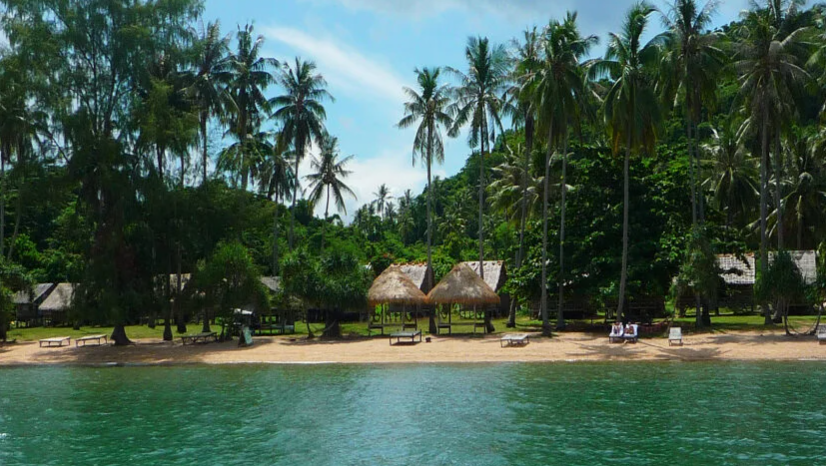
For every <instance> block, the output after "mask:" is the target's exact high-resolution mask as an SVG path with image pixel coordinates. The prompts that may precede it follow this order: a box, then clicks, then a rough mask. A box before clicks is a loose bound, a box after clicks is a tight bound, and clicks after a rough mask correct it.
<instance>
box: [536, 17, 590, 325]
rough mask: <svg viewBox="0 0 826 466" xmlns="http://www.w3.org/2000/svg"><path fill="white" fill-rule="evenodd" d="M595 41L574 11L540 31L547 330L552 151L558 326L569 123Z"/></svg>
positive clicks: (560, 321) (582, 95)
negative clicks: (557, 194)
mask: <svg viewBox="0 0 826 466" xmlns="http://www.w3.org/2000/svg"><path fill="white" fill-rule="evenodd" d="M596 42H597V38H596V37H595V36H589V37H585V38H583V37H582V36H581V35H580V34H579V30H578V28H577V25H576V14H575V13H568V14H567V16H566V18H565V20H564V21H562V22H559V21H556V20H551V21H550V23H549V24H548V26H547V27H546V28H545V30H544V31H543V37H542V49H543V62H542V67H541V69H540V70H539V71H538V72H537V73H536V75H535V77H534V79H535V84H534V92H535V96H534V101H535V104H534V105H535V106H536V109H537V113H538V115H539V127H540V129H542V130H544V131H545V132H546V134H547V144H548V148H547V152H546V154H545V177H544V183H543V201H542V221H543V237H542V294H541V295H540V312H541V315H542V327H543V333H544V334H546V335H550V331H551V330H550V324H549V322H548V290H547V287H548V285H547V276H548V275H547V273H548V271H547V267H548V265H547V262H548V196H549V194H550V166H551V155H552V154H553V152H554V150H555V149H556V148H561V159H562V183H561V207H562V209H561V223H560V230H559V233H560V250H559V252H560V257H559V261H560V276H559V309H558V311H557V327H558V328H562V327H564V325H565V320H564V313H563V309H564V297H563V293H564V270H565V263H564V254H565V246H564V244H565V196H566V192H567V189H566V188H567V186H566V183H567V160H568V156H567V152H568V133H569V124H570V123H572V122H573V121H574V120H576V119H577V117H578V116H579V114H580V112H579V109H580V108H581V107H583V106H585V105H586V100H587V98H586V92H587V89H586V86H585V79H584V77H585V73H584V68H583V66H582V65H581V64H580V60H581V59H582V58H584V57H585V55H586V54H587V53H588V50H589V49H590V47H591V46H592V45H594V44H595V43H596Z"/></svg>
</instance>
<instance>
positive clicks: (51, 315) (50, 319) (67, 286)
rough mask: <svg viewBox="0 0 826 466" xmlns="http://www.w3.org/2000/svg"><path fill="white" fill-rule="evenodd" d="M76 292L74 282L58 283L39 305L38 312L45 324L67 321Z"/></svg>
mask: <svg viewBox="0 0 826 466" xmlns="http://www.w3.org/2000/svg"><path fill="white" fill-rule="evenodd" d="M74 294H75V286H74V285H73V284H71V283H58V285H57V286H56V287H55V288H54V290H52V292H51V293H49V295H48V296H47V297H46V299H44V300H43V302H42V303H41V304H40V307H38V313H39V314H40V316H41V317H42V318H43V325H57V324H62V323H66V322H67V321H68V317H67V314H68V311H69V309H70V308H71V307H72V299H74Z"/></svg>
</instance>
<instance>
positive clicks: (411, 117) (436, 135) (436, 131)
mask: <svg viewBox="0 0 826 466" xmlns="http://www.w3.org/2000/svg"><path fill="white" fill-rule="evenodd" d="M415 73H416V81H417V82H418V84H419V91H418V92H416V91H415V90H413V89H410V88H407V87H405V88H404V92H405V94H407V96H408V97H409V98H410V100H409V101H408V102H406V103H405V104H404V117H402V119H401V120H400V121H399V123H398V127H399V128H409V127H411V126H413V125H415V124H416V123H417V122H418V127H417V128H416V136H415V138H414V139H413V163H414V164H415V163H416V159H417V158H418V159H419V160H420V161H424V164H425V166H426V167H427V187H426V189H427V271H428V272H427V274H426V275H427V276H426V277H425V280H427V284H426V287H425V289H428V290H429V289H430V288H432V287H433V283H431V282H432V279H433V276H432V275H431V273H430V271H431V270H433V254H432V247H433V216H432V206H433V190H432V189H430V182H431V169H432V167H433V162H434V161H435V162H437V163H442V162H444V160H445V151H444V141H443V139H442V132H441V131H442V130H449V129H450V126H451V125H452V124H453V120H452V119H451V117H450V115H449V114H448V110H447V109H448V106H449V98H448V93H449V91H450V89H449V88H448V87H447V86H445V85H440V84H439V75H440V73H441V69H439V68H434V69H429V68H424V69H422V70H419V69H416V70H415ZM409 205H410V203H409V204H408V206H409ZM434 325H435V322H434ZM431 330H434V332H433V333H435V328H433V329H431Z"/></svg>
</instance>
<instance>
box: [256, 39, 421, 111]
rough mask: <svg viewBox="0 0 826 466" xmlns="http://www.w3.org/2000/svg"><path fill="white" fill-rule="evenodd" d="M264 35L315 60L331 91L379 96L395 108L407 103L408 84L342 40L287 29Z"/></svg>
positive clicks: (387, 67) (387, 68)
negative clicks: (405, 91) (320, 37)
mask: <svg viewBox="0 0 826 466" xmlns="http://www.w3.org/2000/svg"><path fill="white" fill-rule="evenodd" d="M264 35H265V36H266V37H267V38H269V39H272V40H275V41H278V42H281V43H284V44H286V45H288V46H289V47H291V48H292V49H294V50H296V51H297V52H299V53H301V54H303V55H306V56H307V57H308V58H309V59H312V60H314V61H315V62H316V64H317V65H318V67H319V69H320V70H321V71H322V74H323V75H324V77H325V78H326V79H327V80H328V82H329V83H330V86H331V87H332V88H337V89H339V90H342V91H344V92H347V93H349V94H357V95H361V96H379V97H380V98H381V99H383V100H385V101H389V102H388V103H391V104H392V105H394V106H398V105H400V104H401V103H402V102H404V92H403V91H402V87H403V86H405V85H406V84H405V82H404V81H403V80H402V79H400V78H399V77H397V76H396V74H395V73H393V71H392V70H391V69H390V67H389V66H385V65H383V64H381V63H380V62H378V61H376V60H373V59H370V58H367V57H365V56H364V55H362V54H361V53H359V52H358V51H357V50H355V49H353V48H351V47H349V46H347V45H346V44H344V43H342V42H341V41H338V40H335V39H333V38H329V39H319V38H317V37H316V36H314V35H310V34H308V33H306V32H304V31H301V30H298V29H293V28H286V27H269V28H264Z"/></svg>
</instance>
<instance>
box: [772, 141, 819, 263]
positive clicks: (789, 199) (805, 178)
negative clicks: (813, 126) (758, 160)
mask: <svg viewBox="0 0 826 466" xmlns="http://www.w3.org/2000/svg"><path fill="white" fill-rule="evenodd" d="M822 137H823V136H822V135H819V136H817V137H805V136H802V135H798V134H793V135H791V136H790V137H789V138H787V140H786V143H785V149H786V154H787V155H788V156H789V158H790V159H791V160H790V161H791V166H792V172H791V173H790V174H791V175H793V176H790V177H789V183H788V184H789V186H788V194H786V196H785V197H784V199H783V201H784V202H783V204H784V205H785V206H787V208H788V209H789V215H788V216H787V217H785V218H786V224H787V225H788V227H789V231H795V232H796V247H797V249H803V248H804V241H805V240H809V239H810V238H818V237H822V236H820V235H819V233H821V232H822V231H823V228H824V226H826V222H824V220H823V206H824V205H826V167H825V166H824V160H823V153H824V148H826V147H825V146H824V141H823V139H822ZM775 218H776V216H775ZM775 228H779V227H775ZM810 246H817V244H810Z"/></svg>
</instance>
